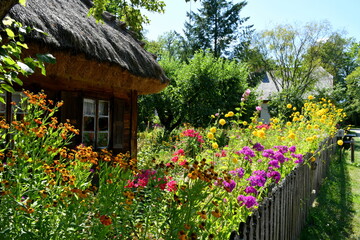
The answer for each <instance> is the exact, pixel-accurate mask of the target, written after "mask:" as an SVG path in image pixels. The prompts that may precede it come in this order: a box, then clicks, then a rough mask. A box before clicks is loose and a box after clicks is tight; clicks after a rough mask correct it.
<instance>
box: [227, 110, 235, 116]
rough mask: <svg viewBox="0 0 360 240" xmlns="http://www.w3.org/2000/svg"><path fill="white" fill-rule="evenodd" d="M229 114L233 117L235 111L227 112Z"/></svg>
mask: <svg viewBox="0 0 360 240" xmlns="http://www.w3.org/2000/svg"><path fill="white" fill-rule="evenodd" d="M227 115H228V116H229V117H233V116H234V115H235V114H234V112H233V111H230V112H228V113H227Z"/></svg>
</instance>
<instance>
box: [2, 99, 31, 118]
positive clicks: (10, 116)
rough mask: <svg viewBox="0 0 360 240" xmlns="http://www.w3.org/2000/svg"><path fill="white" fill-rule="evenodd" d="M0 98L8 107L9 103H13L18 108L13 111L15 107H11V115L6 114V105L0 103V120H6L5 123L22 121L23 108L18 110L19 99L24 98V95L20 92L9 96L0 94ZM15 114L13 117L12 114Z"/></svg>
mask: <svg viewBox="0 0 360 240" xmlns="http://www.w3.org/2000/svg"><path fill="white" fill-rule="evenodd" d="M0 96H1V97H2V98H3V99H4V101H5V102H6V104H7V105H10V104H11V102H15V103H16V105H17V106H18V107H17V108H16V109H15V106H11V114H9V113H8V112H7V107H6V104H4V103H2V102H0V119H7V121H10V122H11V121H13V120H17V121H19V120H22V119H23V118H24V114H25V111H24V108H25V106H21V108H20V106H19V105H20V102H21V98H22V97H25V96H24V94H23V93H22V92H14V93H11V94H5V93H2V94H0ZM14 113H16V115H15V116H14V115H13V114H14Z"/></svg>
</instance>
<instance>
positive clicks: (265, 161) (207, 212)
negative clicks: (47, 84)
mask: <svg viewBox="0 0 360 240" xmlns="http://www.w3.org/2000/svg"><path fill="white" fill-rule="evenodd" d="M25 94H26V98H23V100H22V102H21V103H20V104H18V105H15V104H14V105H13V106H12V107H13V108H14V111H15V115H16V111H21V112H26V114H24V116H23V118H22V119H14V121H12V122H11V123H6V122H5V121H4V120H2V121H1V126H0V127H1V129H2V141H3V144H2V150H1V155H0V157H1V158H2V163H1V164H0V194H1V195H0V202H1V205H2V207H1V208H0V226H1V227H0V234H1V236H4V239H64V238H67V239H182V240H185V239H228V238H229V236H230V233H231V231H232V230H234V229H237V227H238V225H239V223H240V222H241V221H245V220H246V218H247V216H249V215H250V214H251V213H252V211H253V210H254V209H256V208H257V206H258V205H259V203H261V201H262V199H263V198H264V197H266V196H267V193H268V192H267V191H268V187H269V186H271V185H274V184H277V183H279V181H281V180H282V179H283V178H284V177H285V176H286V175H287V174H289V172H290V171H291V170H292V169H293V168H294V167H295V166H296V165H297V164H307V163H309V162H311V161H313V160H314V159H315V156H312V157H310V158H308V159H305V158H304V155H305V153H313V154H318V153H315V150H316V149H318V147H319V143H320V142H321V141H322V140H323V139H325V138H326V137H328V136H332V135H333V134H334V133H335V132H336V131H337V129H336V126H337V124H338V123H339V122H340V121H341V120H342V118H343V117H344V113H343V112H342V110H341V109H337V108H336V107H335V106H334V104H332V103H331V101H328V100H326V99H316V98H314V97H312V96H310V97H309V99H308V100H307V101H306V102H305V104H304V106H303V108H302V109H296V108H293V107H292V106H291V104H288V105H287V108H288V110H291V111H292V115H291V117H290V118H289V117H288V118H286V117H282V116H279V117H276V118H272V119H271V123H270V124H263V123H261V122H259V121H258V113H259V111H260V110H261V109H260V108H259V107H257V109H255V114H254V117H253V118H252V120H251V121H250V122H246V121H243V120H242V112H243V111H244V109H245V107H246V99H247V98H248V96H249V94H251V93H250V90H247V91H246V92H245V93H244V94H243V99H242V101H241V103H240V106H239V108H237V109H234V110H233V111H229V112H227V113H216V114H214V115H213V116H211V120H212V121H211V124H210V125H209V126H208V128H206V129H194V128H192V127H191V126H188V125H186V124H185V125H184V126H183V127H182V128H181V129H178V130H176V133H173V134H172V135H171V136H170V137H169V138H167V139H166V141H162V142H161V141H160V143H159V139H163V137H162V136H163V134H164V130H163V129H162V128H161V127H155V128H152V129H149V130H147V131H146V132H142V133H140V134H139V153H138V158H137V159H131V158H130V156H129V155H128V154H118V155H114V154H112V153H111V152H110V151H107V150H102V151H100V152H96V151H94V150H93V149H92V148H91V147H86V146H83V145H80V146H78V147H77V148H76V149H69V148H67V147H66V146H67V145H68V143H69V142H70V141H71V138H72V137H73V136H74V135H75V134H79V131H78V130H76V129H74V127H73V126H71V125H70V124H69V123H58V121H57V119H56V117H55V115H56V112H57V110H58V109H59V107H61V104H62V103H61V102H60V103H53V102H52V101H51V100H47V99H46V95H45V94H44V93H39V94H32V93H29V92H25ZM340 144H341V143H340Z"/></svg>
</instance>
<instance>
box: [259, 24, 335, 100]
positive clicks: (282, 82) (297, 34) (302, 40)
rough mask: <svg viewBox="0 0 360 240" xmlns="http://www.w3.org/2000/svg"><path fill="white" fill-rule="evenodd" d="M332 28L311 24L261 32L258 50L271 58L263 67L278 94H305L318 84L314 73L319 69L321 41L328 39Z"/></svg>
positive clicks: (284, 26) (280, 27) (277, 27)
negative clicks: (288, 92) (290, 92)
mask: <svg viewBox="0 0 360 240" xmlns="http://www.w3.org/2000/svg"><path fill="white" fill-rule="evenodd" d="M329 28H330V27H329V25H328V24H327V23H320V24H317V23H311V24H307V25H305V26H303V27H302V28H298V27H294V26H292V25H278V26H276V27H275V28H274V29H272V30H268V31H264V32H262V39H261V42H260V43H259V47H260V48H261V49H262V51H263V53H264V56H265V57H266V58H267V59H268V60H266V61H264V64H265V65H264V68H265V70H267V71H269V74H270V75H271V77H272V78H273V80H274V83H275V85H276V88H277V90H278V91H281V90H291V91H293V92H296V93H300V94H302V93H304V92H306V91H308V90H311V89H312V88H313V86H314V84H315V82H316V81H317V76H316V74H315V70H316V69H318V68H319V67H320V61H319V59H318V55H319V50H320V45H319V44H318V42H319V40H321V39H326V38H327V37H328V36H329Z"/></svg>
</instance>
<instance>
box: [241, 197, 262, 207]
mask: <svg viewBox="0 0 360 240" xmlns="http://www.w3.org/2000/svg"><path fill="white" fill-rule="evenodd" d="M237 200H238V202H239V204H240V206H243V205H245V206H246V207H247V208H252V207H254V206H257V205H258V203H257V202H256V198H255V197H254V196H244V195H239V196H238V197H237Z"/></svg>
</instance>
